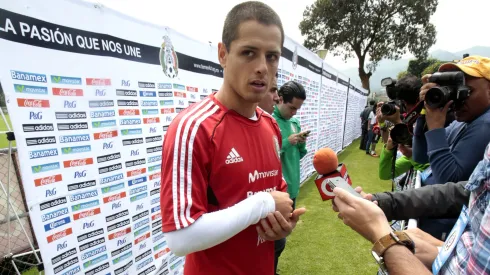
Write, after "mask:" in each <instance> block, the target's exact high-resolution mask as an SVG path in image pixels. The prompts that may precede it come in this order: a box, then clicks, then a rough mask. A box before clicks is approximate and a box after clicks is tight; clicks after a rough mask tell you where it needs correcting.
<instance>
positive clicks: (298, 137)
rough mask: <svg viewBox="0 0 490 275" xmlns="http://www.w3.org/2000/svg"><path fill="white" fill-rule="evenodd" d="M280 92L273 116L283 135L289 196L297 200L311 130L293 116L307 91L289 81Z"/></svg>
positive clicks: (283, 166) (283, 151)
mask: <svg viewBox="0 0 490 275" xmlns="http://www.w3.org/2000/svg"><path fill="white" fill-rule="evenodd" d="M278 94H279V104H277V105H276V106H275V108H274V113H273V114H272V116H273V117H274V118H275V119H276V121H277V124H278V125H279V128H280V130H281V135H282V148H281V163H282V174H283V176H284V179H285V180H286V182H287V184H288V193H289V196H290V198H291V199H292V200H293V201H294V202H296V200H295V199H296V197H297V196H298V194H299V184H300V160H301V159H302V158H303V157H304V156H305V155H306V153H307V150H306V137H307V134H308V133H309V132H301V126H300V123H299V121H298V119H296V118H294V117H293V116H294V115H296V112H297V111H298V110H299V109H300V108H301V105H303V102H304V100H305V99H306V92H305V89H304V88H303V86H302V85H301V84H299V83H297V82H294V81H289V82H286V83H285V84H284V85H283V86H281V88H280V89H279V92H278ZM294 207H295V203H294V204H293V208H294Z"/></svg>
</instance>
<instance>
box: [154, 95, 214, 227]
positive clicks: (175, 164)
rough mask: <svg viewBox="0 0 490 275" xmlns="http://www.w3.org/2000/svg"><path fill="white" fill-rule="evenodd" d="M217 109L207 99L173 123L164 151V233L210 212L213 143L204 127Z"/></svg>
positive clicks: (162, 205)
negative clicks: (208, 203)
mask: <svg viewBox="0 0 490 275" xmlns="http://www.w3.org/2000/svg"><path fill="white" fill-rule="evenodd" d="M217 110H218V106H217V105H215V104H214V103H213V102H212V101H211V100H209V99H206V100H203V101H202V102H200V103H199V104H195V105H193V106H191V107H189V109H187V110H186V111H185V112H183V113H181V114H179V116H177V117H176V118H175V119H174V120H173V121H172V123H171V124H170V126H169V128H168V131H167V134H166V136H165V140H164V143H163V150H162V180H161V191H160V207H161V211H162V212H161V213H162V228H163V231H164V232H169V231H174V230H179V229H182V228H186V227H188V226H189V225H191V224H192V223H193V222H194V221H195V220H196V219H198V218H199V217H200V216H202V215H203V214H204V213H207V188H208V176H209V171H208V170H207V168H208V167H209V164H210V162H211V154H210V151H209V148H210V147H211V146H210V140H209V136H208V135H207V131H206V129H205V127H204V126H203V125H204V123H205V120H206V119H208V118H209V117H210V116H211V115H213V114H214V113H216V111H217Z"/></svg>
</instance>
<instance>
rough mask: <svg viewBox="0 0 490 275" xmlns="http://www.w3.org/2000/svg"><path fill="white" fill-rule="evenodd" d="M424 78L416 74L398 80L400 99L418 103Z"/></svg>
mask: <svg viewBox="0 0 490 275" xmlns="http://www.w3.org/2000/svg"><path fill="white" fill-rule="evenodd" d="M422 85H423V84H422V79H420V77H416V76H414V75H406V76H404V77H402V78H400V79H399V80H398V81H397V82H396V87H397V89H398V99H401V100H403V101H405V102H406V103H408V104H416V103H417V102H418V101H419V94H420V88H422Z"/></svg>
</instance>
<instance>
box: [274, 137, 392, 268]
mask: <svg viewBox="0 0 490 275" xmlns="http://www.w3.org/2000/svg"><path fill="white" fill-rule="evenodd" d="M358 148H359V140H357V141H355V142H354V143H353V144H352V145H350V146H349V147H348V148H346V150H345V151H344V152H343V153H342V154H340V155H339V162H343V163H345V164H346V166H347V171H348V172H349V174H350V177H351V179H352V182H353V185H354V186H362V187H363V189H364V190H365V191H367V192H370V193H372V192H380V191H387V190H391V181H381V180H379V178H378V158H373V157H371V156H368V155H366V153H365V152H364V151H362V150H359V149H358ZM377 149H378V150H377V151H378V152H379V151H380V149H381V143H380V144H378V148H377ZM296 204H297V207H306V209H307V212H306V213H305V214H304V215H303V216H301V220H300V222H299V223H298V225H297V227H296V229H295V231H294V232H293V233H292V234H291V235H290V236H289V237H288V239H287V243H286V249H285V250H284V252H283V254H282V255H281V257H280V260H279V267H278V269H279V270H278V273H279V274H281V275H293V274H294V275H297V274H308V275H315V274H370V275H372V274H376V272H377V269H378V266H377V264H376V263H375V262H374V259H373V257H372V255H371V247H372V245H371V244H370V243H369V242H368V241H366V240H364V239H363V238H362V237H360V236H359V235H358V234H357V233H356V232H354V231H353V230H351V229H350V228H349V227H347V226H346V225H344V223H343V222H342V221H341V220H339V219H338V218H337V214H338V213H336V212H334V211H333V210H332V202H331V201H322V200H321V198H320V194H319V193H318V190H317V188H316V186H315V183H314V182H313V178H311V179H310V180H309V181H308V182H306V183H305V184H304V185H303V187H302V188H301V190H300V195H299V197H298V201H297V203H296Z"/></svg>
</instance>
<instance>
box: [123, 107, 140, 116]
mask: <svg viewBox="0 0 490 275" xmlns="http://www.w3.org/2000/svg"><path fill="white" fill-rule="evenodd" d="M139 114H140V110H138V109H123V110H119V115H121V116H137V115H139Z"/></svg>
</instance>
